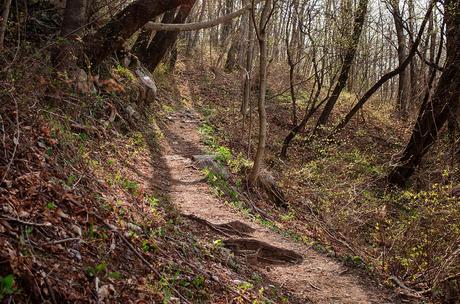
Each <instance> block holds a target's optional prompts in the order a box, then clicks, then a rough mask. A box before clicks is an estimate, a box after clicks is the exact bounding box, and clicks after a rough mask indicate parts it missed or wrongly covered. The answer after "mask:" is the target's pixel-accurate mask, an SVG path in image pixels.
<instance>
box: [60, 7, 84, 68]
mask: <svg viewBox="0 0 460 304" xmlns="http://www.w3.org/2000/svg"><path fill="white" fill-rule="evenodd" d="M86 12H87V0H67V2H66V6H65V9H64V17H63V20H62V25H61V33H60V35H61V37H64V38H65V39H66V41H65V42H64V43H61V44H60V45H58V46H56V47H55V48H54V49H53V50H52V52H51V57H52V62H53V65H54V67H55V68H56V69H57V70H66V69H68V68H72V67H75V66H76V63H77V58H78V57H80V56H81V55H82V45H81V43H80V42H79V41H78V39H77V38H78V36H79V34H80V33H81V32H82V29H83V27H84V25H85V23H86V21H87V17H86Z"/></svg>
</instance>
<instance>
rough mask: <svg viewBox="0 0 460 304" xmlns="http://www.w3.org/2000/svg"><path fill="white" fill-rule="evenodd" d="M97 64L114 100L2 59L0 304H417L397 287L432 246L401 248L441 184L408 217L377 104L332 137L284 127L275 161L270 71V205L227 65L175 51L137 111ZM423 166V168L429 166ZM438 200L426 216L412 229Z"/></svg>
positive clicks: (132, 91)
mask: <svg viewBox="0 0 460 304" xmlns="http://www.w3.org/2000/svg"><path fill="white" fill-rule="evenodd" d="M107 70H108V72H107V75H105V76H104V77H105V78H112V79H113V78H115V79H116V82H117V83H119V84H121V85H123V86H124V88H125V90H124V91H123V93H120V92H110V91H108V92H107V91H103V90H99V91H96V92H92V93H90V94H80V93H77V92H75V90H74V87H73V86H72V85H69V83H68V81H67V80H64V81H62V80H59V79H55V75H53V74H50V73H49V72H48V66H47V63H46V62H45V63H43V62H37V63H36V65H35V66H32V67H31V66H29V65H24V66H19V67H18V71H17V73H18V75H24V77H23V83H15V82H5V83H3V84H2V86H4V87H5V90H3V91H0V94H1V95H0V98H2V100H8V101H9V102H7V103H5V106H2V107H1V108H0V118H2V119H3V120H2V125H1V127H2V128H1V129H0V132H1V133H2V147H3V148H2V150H3V151H2V152H3V153H2V154H1V155H2V158H1V159H0V161H1V163H0V165H1V166H2V167H4V168H6V170H5V172H3V175H2V176H1V178H2V179H1V180H0V213H1V215H0V248H2V250H0V283H1V284H0V285H1V288H0V302H1V301H2V300H3V301H7V302H11V303H31V302H32V303H36V302H45V301H48V302H51V303H53V304H54V303H136V304H143V303H292V304H301V303H306V302H313V303H400V302H404V303H408V302H411V301H415V302H417V301H422V300H423V301H425V298H423V297H422V296H420V295H419V294H417V292H415V290H414V289H410V288H407V287H406V288H404V287H405V286H408V285H407V284H408V283H411V284H412V285H410V286H411V287H412V286H415V287H417V288H418V289H417V290H426V289H427V288H428V287H429V285H427V282H428V280H429V279H430V276H431V277H433V275H436V277H437V276H438V275H439V272H438V269H439V268H437V267H439V265H438V264H437V263H438V262H436V261H438V259H436V258H437V256H438V255H439V252H441V250H440V249H439V248H444V247H445V244H443V243H439V244H437V246H438V247H433V248H431V247H427V248H428V249H426V251H427V254H419V251H420V248H422V249H423V247H420V246H419V245H420V240H422V241H423V242H424V243H429V242H428V241H429V240H431V239H443V240H445V242H446V243H447V242H452V241H451V239H453V238H455V237H456V234H455V231H456V230H454V229H455V226H452V227H451V226H449V223H452V222H455V219H458V218H459V217H458V215H457V214H458V212H459V209H458V208H456V206H457V205H455V202H456V201H454V200H451V201H447V202H451V203H449V204H446V200H444V198H445V197H447V194H446V193H448V192H449V191H450V190H451V188H449V187H451V185H447V186H445V185H442V187H445V188H441V190H439V191H438V188H436V189H435V190H436V192H435V193H434V194H436V195H435V196H431V195H432V193H431V192H429V193H428V194H427V195H430V199H431V198H433V199H436V200H435V203H436V206H437V209H433V208H431V207H430V206H429V205H427V206H428V207H430V208H427V209H426V210H425V209H421V210H420V211H419V209H417V208H419V206H420V204H418V200H419V199H424V198H425V197H424V196H422V197H419V196H417V197H415V196H410V200H409V202H412V203H413V204H414V205H410V204H406V205H407V206H409V207H410V208H412V209H411V210H409V209H408V210H409V211H411V212H401V211H400V210H401V209H402V207H401V205H402V204H403V203H406V201H407V200H406V201H402V200H398V199H395V196H392V195H390V194H391V193H389V192H386V189H383V188H382V184H383V183H382V178H383V177H384V174H385V171H384V170H385V168H387V167H388V166H387V163H388V160H389V159H391V155H393V154H395V153H396V152H397V151H398V150H400V149H401V148H402V147H403V143H404V141H405V140H406V137H407V134H408V133H409V132H408V129H407V128H402V126H401V125H398V124H397V123H395V122H394V120H393V119H392V117H391V113H390V112H389V111H383V112H384V113H383V114H378V116H376V115H375V111H373V109H368V108H367V109H366V112H364V111H363V113H361V115H360V117H359V123H358V122H353V123H352V124H351V126H350V127H349V129H350V130H348V131H346V132H345V133H344V135H343V136H342V137H341V139H340V140H341V141H340V143H334V144H329V143H326V144H323V143H321V144H320V143H318V144H316V143H315V145H309V146H306V145H305V144H304V141H303V140H304V139H305V134H301V136H299V140H296V141H295V142H294V143H293V145H292V147H291V149H290V154H289V156H290V158H289V159H288V160H286V161H281V160H279V159H278V157H277V153H278V151H279V148H280V143H281V142H282V140H283V138H284V135H285V134H286V132H287V131H288V130H289V127H290V125H289V122H288V119H287V117H289V96H286V94H281V95H279V96H278V97H273V96H275V95H276V93H277V92H282V91H283V89H284V88H283V85H285V84H286V83H287V82H286V79H285V76H286V75H285V73H279V74H277V75H271V78H270V79H271V81H270V83H269V84H270V86H269V98H268V100H267V110H268V114H269V137H268V145H267V155H266V165H267V166H266V167H267V169H269V170H270V171H271V172H272V173H273V175H274V178H275V179H276V180H277V181H278V182H279V185H280V187H281V188H282V189H283V191H285V194H286V201H287V204H288V208H287V209H283V208H279V207H277V206H275V205H274V204H273V203H272V202H270V201H268V200H265V199H263V198H261V197H259V196H258V195H256V194H255V193H250V192H248V191H246V190H247V188H246V187H245V185H244V180H245V176H246V175H247V172H248V169H250V167H251V161H250V156H251V155H253V154H254V147H255V144H254V143H256V140H257V129H256V128H254V129H253V130H252V135H251V143H252V144H251V148H250V149H249V152H248V148H247V139H248V138H249V134H248V133H247V131H248V130H246V129H244V128H242V121H241V117H240V114H239V104H240V97H241V88H240V79H239V73H238V72H234V73H224V72H223V71H219V70H216V69H215V68H213V67H212V66H211V65H209V64H207V63H204V62H203V61H202V59H196V60H191V59H181V60H179V61H178V64H177V67H176V70H175V71H174V72H173V73H169V72H167V71H166V69H165V67H164V66H161V67H160V68H159V69H158V71H157V72H156V73H155V80H156V81H157V84H158V87H159V95H158V98H157V100H156V101H155V102H153V101H152V104H151V105H150V106H151V107H150V108H148V109H146V108H142V106H139V105H138V95H137V94H138V87H137V84H136V83H135V77H134V76H133V75H132V73H131V72H130V71H129V70H127V69H126V68H123V67H122V66H121V65H115V66H112V65H109V66H108V68H107ZM272 70H273V69H272ZM283 77H284V78H283ZM133 79H134V80H133ZM31 80H33V81H31ZM31 83H32V84H35V85H30V84H31ZM19 88H20V89H19ZM254 96H256V95H255V93H254V92H253V97H254ZM272 97H273V98H272ZM350 99H352V98H351V97H350ZM348 105H349V104H347V103H345V104H342V105H341V107H340V110H341V111H344V108H345V110H346V108H347V106H348ZM304 107H305V104H302V102H299V111H301V110H302V109H304ZM132 109H135V110H136V111H137V113H138V114H139V115H135V116H133V114H132V112H133V111H132ZM379 113H380V112H379ZM342 114H343V113H342ZM13 118H14V119H13ZM256 119H257V117H256V116H253V118H252V123H253V125H256ZM406 124H407V123H406ZM401 130H403V131H401ZM203 154H215V155H218V156H219V157H221V162H222V163H223V164H225V165H226V167H227V169H228V171H229V176H228V178H226V179H220V178H219V177H218V176H216V175H213V174H211V172H209V170H206V169H205V170H200V169H198V167H197V164H196V163H195V162H194V161H193V160H192V158H193V156H194V155H203ZM432 163H436V165H437V166H436V167H434V170H430V171H429V172H430V175H432V176H434V177H436V178H437V177H439V176H440V175H441V174H444V167H441V166H439V165H438V164H439V163H441V162H439V161H438V160H432ZM453 173H455V172H453ZM419 176H420V175H419ZM422 181H424V180H423V179H422ZM427 182H428V181H427ZM433 191H434V190H433ZM404 193H405V194H407V193H409V192H408V191H405V192H404ZM409 194H410V193H409ZM438 194H442V195H443V196H439V195H438ZM398 195H399V193H398ZM398 197H401V196H398ZM398 197H396V198H398ZM438 197H441V198H438ZM430 202H431V201H430ZM416 203H417V204H416ZM413 206H415V207H413ZM421 206H422V207H423V206H424V205H421ZM409 207H405V208H409ZM449 208H450V209H449ZM438 210H444V213H445V216H444V217H443V218H442V221H441V219H439V220H438V222H439V223H438V222H437V223H435V224H433V225H427V224H426V223H425V224H424V225H420V223H419V221H422V220H424V218H425V217H426V218H431V217H432V216H434V213H435V212H437V211H438ZM417 212H420V216H419V217H414V216H413V215H414V214H417ZM401 214H402V215H401ZM422 228H423V229H422ZM457 233H458V232H457ZM422 236H423V237H422ZM443 246H444V247H443ZM414 248H415V249H417V250H419V251H414ZM423 250H425V249H423ZM382 252H384V253H385V254H384V255H382V254H381V253H382ZM442 252H444V251H442ZM448 254H450V253H446V256H447V255H448ZM425 260H427V262H426V263H425ZM452 261H455V259H452ZM452 265H453V266H452V267H450V265H447V266H446V267H447V268H449V267H450V268H452V269H453V270H452V269H451V270H450V271H451V272H453V271H454V270H455V263H453V264H452ZM444 266H445V265H444ZM415 273H423V274H424V275H425V274H428V275H430V276H428V279H425V278H423V277H421V276H414V275H413V274H415ZM389 274H391V275H393V274H395V275H397V277H399V278H401V279H402V280H401V281H402V283H401V282H400V283H401V284H400V286H395V284H394V282H392V281H391V280H390V279H389V276H390V275H389ZM420 278H422V279H420ZM441 281H442V280H441ZM404 284H406V285H404ZM388 286H389V287H397V288H396V289H395V292H393V291H390V290H389V289H388V288H387V287H388ZM401 286H402V287H403V288H401ZM398 287H399V288H398ZM407 291H409V294H406V295H404V294H403V296H402V297H401V293H404V292H407ZM414 296H415V297H414ZM426 301H427V302H428V300H426Z"/></svg>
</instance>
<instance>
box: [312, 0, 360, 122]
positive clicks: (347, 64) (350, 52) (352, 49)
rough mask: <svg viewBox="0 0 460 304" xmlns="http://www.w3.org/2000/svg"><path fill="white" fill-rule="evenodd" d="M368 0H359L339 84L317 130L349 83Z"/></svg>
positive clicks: (322, 114) (325, 120)
mask: <svg viewBox="0 0 460 304" xmlns="http://www.w3.org/2000/svg"><path fill="white" fill-rule="evenodd" d="M368 2H369V0H360V1H359V5H358V10H357V12H356V17H355V20H354V25H353V33H352V36H351V41H350V42H349V46H348V47H347V50H346V52H345V56H344V59H343V64H342V68H341V71H340V74H339V79H338V80H337V84H336V86H335V88H334V90H333V91H332V94H331V96H330V97H329V99H328V101H327V102H326V105H325V106H324V109H323V112H322V113H321V115H320V117H319V119H318V123H317V125H316V128H315V130H316V129H318V127H320V126H322V125H324V124H326V123H327V121H328V120H329V116H330V114H331V112H332V109H333V108H334V106H335V104H336V102H337V100H338V98H339V95H340V93H341V92H342V90H343V89H344V88H345V85H346V84H347V80H348V75H349V73H350V68H351V65H352V63H353V60H354V58H355V55H356V50H357V48H358V44H359V38H360V36H361V32H362V29H363V25H364V20H365V17H366V13H367V4H368Z"/></svg>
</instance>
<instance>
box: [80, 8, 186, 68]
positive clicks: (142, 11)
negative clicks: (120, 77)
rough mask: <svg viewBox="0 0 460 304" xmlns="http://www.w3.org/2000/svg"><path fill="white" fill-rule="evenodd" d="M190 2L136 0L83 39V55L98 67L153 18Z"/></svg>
mask: <svg viewBox="0 0 460 304" xmlns="http://www.w3.org/2000/svg"><path fill="white" fill-rule="evenodd" d="M192 1H193V0H137V1H135V2H133V3H131V4H130V5H128V6H127V7H126V8H125V9H123V10H122V11H121V12H119V13H118V14H116V15H115V17H114V18H112V19H111V20H110V21H109V22H108V23H107V24H106V25H104V26H103V27H102V28H100V29H99V30H98V31H97V32H96V33H94V34H92V35H88V36H86V37H85V38H84V39H83V41H84V49H85V53H86V55H87V56H88V58H89V60H90V62H91V63H92V64H93V65H98V64H100V63H101V62H102V61H103V60H104V59H105V58H106V57H107V56H108V55H110V54H111V53H113V52H115V51H118V50H120V49H121V48H122V47H123V44H124V43H125V42H126V40H127V39H129V38H130V37H131V36H132V35H133V34H134V33H135V32H136V31H137V30H138V29H140V28H141V27H142V26H144V25H145V24H146V23H147V22H149V21H150V20H151V19H153V18H154V17H155V16H158V15H161V14H163V13H164V12H167V11H169V10H171V9H173V8H176V7H178V6H180V5H182V4H188V3H191V2H192Z"/></svg>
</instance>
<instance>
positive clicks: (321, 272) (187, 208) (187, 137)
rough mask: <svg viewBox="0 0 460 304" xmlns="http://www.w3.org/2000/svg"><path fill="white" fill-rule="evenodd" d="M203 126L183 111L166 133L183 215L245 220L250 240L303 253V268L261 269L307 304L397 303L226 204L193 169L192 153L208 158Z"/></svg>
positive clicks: (173, 188)
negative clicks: (199, 130) (205, 155)
mask: <svg viewBox="0 0 460 304" xmlns="http://www.w3.org/2000/svg"><path fill="white" fill-rule="evenodd" d="M198 125H199V119H198V115H197V114H196V113H195V112H193V111H181V112H177V113H174V114H173V115H171V116H170V122H169V123H168V125H167V128H166V130H165V136H166V144H165V147H164V154H163V155H164V156H163V157H164V161H165V164H166V166H167V167H168V170H169V175H170V198H171V200H172V202H173V203H174V204H175V205H176V206H177V207H178V208H179V209H180V210H181V212H182V213H184V214H187V215H195V216H197V217H199V218H201V219H205V220H207V221H209V222H211V223H213V224H223V223H228V222H231V221H240V222H243V223H245V224H247V225H249V226H251V227H252V228H254V229H255V231H254V232H253V233H252V234H251V235H250V237H251V238H253V239H256V240H259V241H263V242H265V243H268V244H270V245H273V246H276V247H280V248H284V249H289V250H293V251H295V252H297V253H299V254H301V255H302V257H303V262H301V263H300V264H283V265H270V266H269V267H268V266H267V267H259V270H260V272H262V273H264V274H265V275H266V276H267V277H269V278H270V279H271V280H272V281H274V282H276V283H278V284H280V285H281V286H283V287H284V288H286V289H287V290H289V291H290V292H292V293H294V294H295V295H296V296H298V297H300V298H302V299H305V302H308V301H310V302H312V303H350V304H351V303H353V304H357V303H394V302H392V301H391V300H390V299H389V298H388V295H387V294H386V293H385V292H384V291H383V290H380V289H379V288H377V287H375V286H369V283H367V284H366V283H363V281H362V280H360V278H359V277H357V276H355V275H353V274H350V273H349V272H348V271H347V268H346V267H344V266H343V265H342V264H340V263H339V262H337V261H335V260H333V259H331V258H328V257H325V256H323V255H321V254H319V253H317V252H315V251H314V250H312V249H311V248H308V247H307V246H305V245H303V244H299V243H296V242H294V241H292V240H290V239H287V238H284V237H282V236H280V235H279V234H277V233H275V232H273V231H271V230H268V229H267V228H265V227H263V226H260V225H259V224H257V223H255V222H252V221H251V220H249V219H247V218H245V217H244V216H243V215H242V214H240V213H239V212H238V211H236V210H235V209H233V208H231V207H230V206H229V205H228V204H225V203H224V202H221V201H220V200H219V198H217V197H216V196H215V195H214V194H213V193H212V191H211V189H210V188H209V186H208V185H207V183H206V182H205V181H203V174H202V173H201V172H200V171H198V170H196V169H195V168H194V167H193V165H192V160H191V157H192V156H193V155H197V154H204V146H203V145H202V144H201V138H200V135H199V133H198V130H197V128H198ZM248 262H249V260H248Z"/></svg>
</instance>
